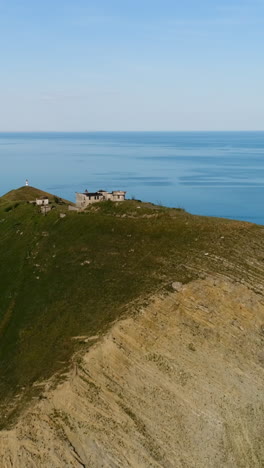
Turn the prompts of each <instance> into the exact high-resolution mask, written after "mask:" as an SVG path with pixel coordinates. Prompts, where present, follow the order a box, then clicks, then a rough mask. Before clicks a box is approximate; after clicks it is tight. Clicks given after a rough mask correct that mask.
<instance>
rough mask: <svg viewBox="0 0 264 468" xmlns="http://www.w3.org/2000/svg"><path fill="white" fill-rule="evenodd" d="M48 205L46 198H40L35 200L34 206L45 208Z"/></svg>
mask: <svg viewBox="0 0 264 468" xmlns="http://www.w3.org/2000/svg"><path fill="white" fill-rule="evenodd" d="M48 204H49V199H48V197H40V198H36V205H38V206H45V205H48Z"/></svg>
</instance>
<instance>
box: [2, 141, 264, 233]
mask: <svg viewBox="0 0 264 468" xmlns="http://www.w3.org/2000/svg"><path fill="white" fill-rule="evenodd" d="M0 163H1V165H0V195H3V194H4V193H6V192H8V191H9V190H12V189H14V188H18V187H20V186H22V185H24V184H25V180H26V179H28V180H29V184H30V185H32V186H34V187H38V188H40V189H42V190H45V191H48V192H52V193H54V194H56V195H58V196H61V197H63V198H66V199H68V200H71V201H74V200H75V192H81V191H84V190H86V189H87V190H89V191H96V190H100V189H104V190H108V191H112V190H117V189H120V190H125V191H127V197H128V198H130V197H134V198H135V199H139V200H142V201H149V202H153V203H156V204H161V205H164V206H168V207H176V208H184V209H185V210H186V211H188V212H190V213H193V214H197V215H206V216H217V217H224V218H232V219H237V220H245V221H250V222H253V223H258V224H264V208H263V205H264V204H263V202H264V132H89V133H0Z"/></svg>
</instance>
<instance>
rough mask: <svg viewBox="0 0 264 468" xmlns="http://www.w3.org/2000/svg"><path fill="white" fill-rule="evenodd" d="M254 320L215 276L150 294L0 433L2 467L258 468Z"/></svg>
mask: <svg viewBox="0 0 264 468" xmlns="http://www.w3.org/2000/svg"><path fill="white" fill-rule="evenodd" d="M263 324H264V304H263V297H262V295H260V294H256V293H255V292H253V291H252V290H250V289H248V288H247V287H246V286H245V285H242V284H240V283H237V282H232V281H230V280H227V279H225V278H222V277H220V276H217V277H209V278H207V279H204V280H201V279H200V280H196V281H193V282H191V283H189V284H188V285H185V286H183V287H182V288H181V289H180V291H179V292H171V293H169V294H167V295H165V296H164V295H160V296H156V297H155V298H154V299H153V301H152V302H151V304H150V305H149V306H147V307H146V308H145V309H144V310H142V311H141V312H140V313H139V314H137V315H136V316H135V317H130V318H127V319H125V320H122V321H119V322H117V323H116V324H115V325H114V326H113V328H112V329H111V331H110V332H109V333H108V335H107V336H106V337H105V338H103V339H102V340H100V341H99V342H98V343H97V344H95V345H94V346H93V347H92V348H91V349H90V350H87V352H86V353H84V354H83V356H82V357H81V356H80V355H79V356H78V355H77V356H75V359H74V362H73V365H72V371H71V373H70V374H69V375H68V376H67V380H66V381H65V382H64V383H62V384H60V385H59V386H58V387H57V388H56V389H55V390H52V389H51V388H50V389H49V385H50V384H47V389H46V392H45V394H44V398H43V399H42V400H40V401H38V402H36V403H35V404H34V406H32V407H31V408H30V409H29V410H28V411H27V413H26V414H24V415H23V416H22V418H21V419H20V421H19V422H18V423H17V425H16V426H15V427H14V428H13V429H12V430H10V431H2V433H1V435H0V453H1V458H2V464H1V466H4V467H6V468H9V467H13V468H20V467H22V466H23V467H26V468H28V467H43V466H45V467H53V468H54V467H61V466H67V467H70V466H71V467H79V466H85V467H122V468H123V467H131V466H132V467H166V468H169V467H195V468H197V467H201V468H204V467H219V468H220V467H221V468H222V467H223V466H224V467H230V468H231V467H232V468H233V467H261V466H263V465H262V462H263V460H264V448H263V443H262V442H263V437H264V425H263V409H264V408H263V403H264V392H263V390H264V384H263V374H264V372H263V363H264V355H263V343H264V328H263ZM84 346H85V345H84Z"/></svg>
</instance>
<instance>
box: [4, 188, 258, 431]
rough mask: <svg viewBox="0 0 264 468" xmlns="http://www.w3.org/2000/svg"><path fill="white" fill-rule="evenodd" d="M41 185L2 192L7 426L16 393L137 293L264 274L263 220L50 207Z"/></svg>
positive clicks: (145, 208)
mask: <svg viewBox="0 0 264 468" xmlns="http://www.w3.org/2000/svg"><path fill="white" fill-rule="evenodd" d="M36 190H37V189H33V188H27V187H23V188H21V189H18V190H17V191H12V192H9V194H7V195H6V196H4V197H2V198H0V258H1V263H0V285H1V302H0V343H1V348H0V376H1V381H0V400H1V409H2V411H1V413H2V416H3V415H4V417H3V418H2V421H3V422H2V425H5V424H6V423H7V422H8V421H9V415H11V416H12V414H13V413H14V412H15V411H16V410H17V407H18V405H17V404H16V403H14V402H16V401H18V400H17V399H16V398H14V397H15V396H17V395H18V394H20V393H23V395H25V397H29V396H32V395H33V394H35V393H36V392H37V390H36V388H37V387H35V386H34V383H35V382H36V381H41V380H43V379H47V378H49V377H50V376H51V375H53V374H54V373H55V372H58V373H60V372H62V371H63V370H65V368H66V367H67V366H68V365H69V361H70V357H71V356H72V354H73V352H74V351H75V350H76V349H77V347H78V346H80V344H78V340H74V339H72V338H73V337H76V336H80V335H91V336H92V335H97V334H100V333H103V332H104V330H106V329H107V327H109V324H111V323H112V322H113V321H114V320H115V319H117V318H118V317H120V315H122V314H124V313H125V312H126V311H127V310H128V309H129V307H130V304H131V302H134V301H136V300H138V299H139V298H140V300H141V301H142V300H144V299H145V298H147V297H148V295H149V294H152V293H153V292H155V291H157V290H158V289H162V288H168V289H169V288H170V285H171V283H172V281H182V282H188V281H190V280H191V279H194V278H197V277H199V276H203V275H205V274H206V273H207V272H208V273H211V272H218V273H220V274H221V273H223V274H225V275H227V276H229V277H231V278H237V279H241V280H242V281H244V282H248V283H249V284H254V288H255V289H256V290H257V289H258V285H260V283H261V281H262V280H263V244H264V242H263V232H264V231H263V228H262V227H259V226H256V225H252V224H249V223H241V222H235V221H228V220H224V219H216V218H205V217H198V216H192V215H190V214H188V213H185V212H184V211H182V210H174V209H167V208H163V207H156V206H154V205H151V204H143V203H139V202H137V201H128V202H125V203H122V204H119V205H118V204H114V203H112V202H103V203H100V204H98V205H94V206H91V207H90V208H89V209H88V210H87V211H86V212H83V213H77V212H68V211H66V205H58V204H56V203H55V209H54V210H52V211H51V212H50V213H48V215H47V216H43V215H41V214H40V213H39V212H38V210H37V208H36V207H35V206H33V205H31V204H29V203H27V201H29V198H32V197H33V198H34V197H36V195H39V193H40V192H39V191H37V192H36ZM43 194H45V193H44V192H43ZM45 195H46V194H45ZM51 197H52V196H50V198H51ZM7 206H8V207H10V206H11V208H8V209H7ZM61 211H63V212H65V213H66V217H64V218H60V212H61ZM260 287H261V286H260ZM7 408H9V410H10V411H9V410H8V411H7ZM11 409H12V411H11Z"/></svg>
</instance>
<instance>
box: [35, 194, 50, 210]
mask: <svg viewBox="0 0 264 468" xmlns="http://www.w3.org/2000/svg"><path fill="white" fill-rule="evenodd" d="M36 205H37V206H38V207H39V208H40V211H41V213H42V214H46V213H48V212H49V211H50V210H51V205H50V204H49V199H48V197H40V198H36Z"/></svg>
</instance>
